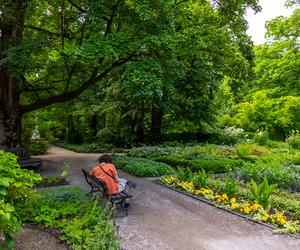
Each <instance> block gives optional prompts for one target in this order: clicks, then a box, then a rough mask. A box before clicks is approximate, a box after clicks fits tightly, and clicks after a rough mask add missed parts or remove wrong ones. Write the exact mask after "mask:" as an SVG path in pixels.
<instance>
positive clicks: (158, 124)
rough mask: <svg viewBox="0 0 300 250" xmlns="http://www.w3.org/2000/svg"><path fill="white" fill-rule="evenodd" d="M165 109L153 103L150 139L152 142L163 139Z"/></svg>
mask: <svg viewBox="0 0 300 250" xmlns="http://www.w3.org/2000/svg"><path fill="white" fill-rule="evenodd" d="M163 116H164V109H163V107H161V106H159V107H158V106H157V105H155V104H153V105H152V112H151V127H150V141H151V143H158V142H161V141H162V138H161V128H162V123H163Z"/></svg>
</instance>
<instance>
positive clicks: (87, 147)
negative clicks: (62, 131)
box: [55, 142, 125, 153]
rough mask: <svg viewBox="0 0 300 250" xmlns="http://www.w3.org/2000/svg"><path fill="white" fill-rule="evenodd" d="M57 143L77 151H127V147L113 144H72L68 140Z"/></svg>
mask: <svg viewBox="0 0 300 250" xmlns="http://www.w3.org/2000/svg"><path fill="white" fill-rule="evenodd" d="M55 145H57V146H59V147H62V148H66V149H69V150H72V151H74V152H77V153H111V152H118V153H122V152H124V151H125V149H123V148H115V147H114V146H113V145H110V144H97V143H90V144H72V143H67V142H57V143H55Z"/></svg>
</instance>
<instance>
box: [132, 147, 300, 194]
mask: <svg viewBox="0 0 300 250" xmlns="http://www.w3.org/2000/svg"><path fill="white" fill-rule="evenodd" d="M274 145H275V146H278V145H279V144H278V145H277V144H276V143H274ZM280 145H281V144H280ZM284 149H285V150H278V148H270V147H266V146H264V147H262V146H259V145H257V144H246V145H235V146H226V145H214V144H193V145H184V144H181V145H178V144H177V145H176V146H175V147H171V146H167V147H165V146H155V147H140V148H132V149H130V150H129V151H128V155H130V156H134V157H144V158H148V159H152V160H155V161H158V162H163V163H166V164H168V165H170V166H172V167H189V168H190V169H191V170H192V171H199V170H201V169H204V170H205V171H206V172H208V173H210V174H215V175H219V176H223V177H224V178H227V177H228V178H235V179H237V180H242V181H244V182H250V180H251V179H254V180H255V181H256V182H262V181H263V178H264V177H267V179H268V181H269V182H270V183H271V184H277V185H278V187H279V188H283V189H286V190H290V191H292V192H298V191H299V190H300V175H299V167H298V165H299V163H300V160H299V158H300V157H299V155H298V153H297V152H295V151H293V152H291V151H290V150H288V146H287V145H286V144H285V147H284ZM286 150H287V151H286Z"/></svg>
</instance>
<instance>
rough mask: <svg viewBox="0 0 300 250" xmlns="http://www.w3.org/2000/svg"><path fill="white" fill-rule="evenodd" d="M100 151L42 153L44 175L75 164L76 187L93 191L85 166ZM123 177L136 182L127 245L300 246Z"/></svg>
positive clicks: (124, 221) (123, 223)
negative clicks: (87, 179)
mask: <svg viewBox="0 0 300 250" xmlns="http://www.w3.org/2000/svg"><path fill="white" fill-rule="evenodd" d="M98 156H99V155H98V154H79V153H74V152H71V151H69V150H65V149H62V148H58V147H53V148H51V150H50V152H49V154H48V155H45V156H43V158H44V159H45V163H46V168H45V169H48V170H47V171H46V170H43V171H41V174H42V175H51V174H53V173H51V172H54V173H59V172H60V171H61V170H62V165H63V163H64V162H66V163H68V164H69V166H70V170H69V172H70V179H71V184H72V185H80V186H82V187H84V188H86V189H87V190H88V188H89V187H88V185H87V184H86V182H85V179H84V177H83V175H82V172H81V169H82V168H84V169H86V170H88V169H90V167H92V166H94V165H95V164H96V162H97V157H98ZM119 173H120V176H121V177H125V178H127V179H131V180H133V181H135V182H136V183H137V184H138V186H137V188H136V189H131V190H130V192H131V193H132V195H133V198H132V201H131V205H132V206H131V207H130V209H129V216H128V217H120V218H117V220H116V222H117V226H118V228H119V229H118V234H119V238H120V241H121V244H122V249H128V250H134V249H147V250H148V249H149V250H155V249H159V250H167V249H178V250H190V249H195V250H202V249H203V250H204V249H211V250H217V249H220V250H226V249H230V250H233V249H237V250H244V249H245V250H246V249H249V250H250V249H251V250H259V249H264V250H267V249H278V250H285V249H287V250H288V249H291V250H298V249H300V240H299V239H296V238H293V237H290V236H286V235H285V236H284V235H277V234H274V233H273V232H272V230H271V229H269V228H266V227H264V226H261V225H259V224H256V223H254V222H250V221H246V220H244V219H242V218H240V217H238V216H235V215H233V214H230V213H228V212H226V211H223V210H220V209H217V208H214V207H212V206H210V205H207V204H205V203H202V202H199V201H197V200H194V199H192V198H190V197H187V196H185V195H183V194H180V193H178V192H175V191H172V190H169V189H167V188H165V187H163V186H160V185H158V184H155V183H153V182H152V181H151V180H148V179H145V178H137V177H134V176H131V175H129V174H126V173H124V172H121V171H119Z"/></svg>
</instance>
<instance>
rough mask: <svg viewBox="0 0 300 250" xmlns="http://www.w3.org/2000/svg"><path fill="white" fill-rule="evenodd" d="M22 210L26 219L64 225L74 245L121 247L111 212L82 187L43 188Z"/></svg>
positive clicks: (66, 238) (65, 237) (66, 237)
mask: <svg viewBox="0 0 300 250" xmlns="http://www.w3.org/2000/svg"><path fill="white" fill-rule="evenodd" d="M19 210H20V215H21V216H22V218H23V221H25V222H34V223H41V224H43V225H45V226H46V227H48V228H52V229H56V228H57V229H60V230H61V236H60V239H62V240H64V241H66V242H67V243H68V245H69V246H70V247H71V248H72V249H118V241H117V238H116V235H115V234H114V232H115V230H114V225H113V224H112V221H111V216H107V215H106V213H107V211H105V210H104V209H103V208H101V207H100V206H99V203H98V201H93V198H92V196H91V195H90V194H87V193H86V192H84V191H83V190H82V189H81V188H79V187H72V188H61V189H58V190H47V191H43V192H41V196H40V199H39V200H37V201H36V202H35V203H30V204H26V205H25V206H23V207H22V208H20V209H19Z"/></svg>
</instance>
